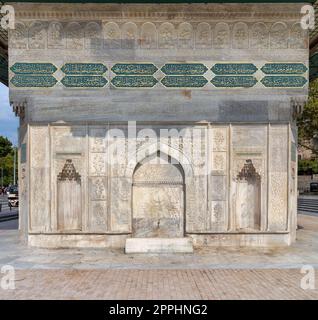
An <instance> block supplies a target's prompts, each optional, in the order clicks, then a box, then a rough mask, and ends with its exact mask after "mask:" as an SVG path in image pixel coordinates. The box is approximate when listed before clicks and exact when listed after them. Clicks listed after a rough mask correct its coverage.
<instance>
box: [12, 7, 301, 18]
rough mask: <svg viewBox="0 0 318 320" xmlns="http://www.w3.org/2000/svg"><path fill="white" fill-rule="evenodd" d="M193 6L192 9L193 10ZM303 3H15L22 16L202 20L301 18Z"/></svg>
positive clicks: (17, 13) (18, 15) (18, 14)
mask: <svg viewBox="0 0 318 320" xmlns="http://www.w3.org/2000/svg"><path fill="white" fill-rule="evenodd" d="M190 6H191V10H189V9H190V8H189V7H190ZM300 7H301V6H300V5H299V4H293V5H290V4H284V5H281V4H268V5H267V4H259V5H256V4H250V5H245V4H240V5H237V4H226V5H221V4H206V5H202V4H189V5H183V4H180V5H175V4H174V5H167V4H161V5H120V4H112V5H103V4H99V5H98V6H96V5H90V4H82V5H78V4H72V5H69V4H62V5H61V4H55V5H50V4H37V5H36V6H35V5H34V4H21V3H18V4H15V9H16V17H17V18H18V19H24V20H25V19H26V20H27V19H43V20H54V19H63V20H66V19H67V20H68V19H76V20H87V19H99V20H102V19H116V20H118V19H119V20H121V19H122V20H127V19H134V20H145V19H153V20H160V19H168V20H176V21H178V20H196V19H198V20H202V19H230V20H232V19H248V20H250V19H252V20H255V19H272V20H275V19H300V17H301V15H300Z"/></svg>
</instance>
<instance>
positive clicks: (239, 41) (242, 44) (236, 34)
mask: <svg viewBox="0 0 318 320" xmlns="http://www.w3.org/2000/svg"><path fill="white" fill-rule="evenodd" d="M248 41H249V35H248V26H247V24H246V23H244V22H237V23H236V24H235V25H234V27H233V33H232V47H233V48H234V49H247V48H248V45H249V43H248Z"/></svg>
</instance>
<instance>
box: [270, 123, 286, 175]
mask: <svg viewBox="0 0 318 320" xmlns="http://www.w3.org/2000/svg"><path fill="white" fill-rule="evenodd" d="M287 145H288V128H287V126H271V127H270V131H269V148H270V159H269V162H270V167H269V169H270V171H271V172H287V168H288V163H287V159H288V149H287ZM283 146H285V147H283Z"/></svg>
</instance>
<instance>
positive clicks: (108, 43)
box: [10, 18, 308, 50]
mask: <svg viewBox="0 0 318 320" xmlns="http://www.w3.org/2000/svg"><path fill="white" fill-rule="evenodd" d="M185 19H186V18H185ZM187 21H189V19H187ZM299 21H300V18H299V19H296V20H293V21H290V22H288V23H287V21H276V22H266V23H265V22H262V21H248V22H242V21H238V22H235V23H225V22H222V21H213V22H211V23H208V22H206V21H193V22H184V21H182V20H180V22H178V23H171V22H167V21H162V22H158V23H153V22H150V21H147V22H143V23H139V22H133V21H126V22H124V23H123V22H121V21H117V22H115V21H107V20H106V21H103V22H102V23H97V22H92V21H88V22H87V21H85V22H84V21H83V22H82V21H80V20H79V21H77V22H76V21H72V22H68V23H64V22H63V23H61V22H59V21H47V20H43V21H41V20H36V21H33V22H32V23H31V24H30V23H28V22H27V21H23V22H22V21H17V22H16V25H17V28H16V30H14V31H13V32H12V33H11V34H10V47H12V48H15V49H26V48H27V47H28V48H29V49H45V48H49V49H63V48H65V49H70V50H82V49H97V48H101V47H102V46H103V47H104V48H109V49H120V48H123V49H136V48H139V47H140V48H142V49H158V48H159V49H170V48H180V49H205V48H215V49H224V48H230V47H232V48H233V49H246V48H253V49H257V48H259V49H261V48H263V49H270V48H274V49H287V48H291V49H306V48H307V47H308V43H307V41H306V39H307V37H306V35H307V31H306V30H303V29H302V28H301V25H300V23H299Z"/></svg>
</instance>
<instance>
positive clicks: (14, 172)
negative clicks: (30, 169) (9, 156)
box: [13, 147, 17, 186]
mask: <svg viewBox="0 0 318 320" xmlns="http://www.w3.org/2000/svg"><path fill="white" fill-rule="evenodd" d="M16 158H17V149H16V147H14V160H13V161H14V163H13V185H14V186H15V181H16V177H15V175H16V161H17V159H16Z"/></svg>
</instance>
